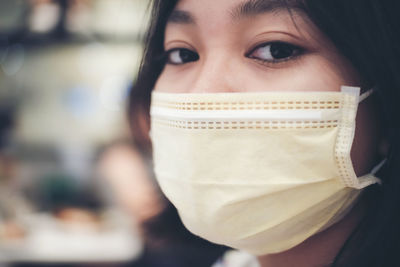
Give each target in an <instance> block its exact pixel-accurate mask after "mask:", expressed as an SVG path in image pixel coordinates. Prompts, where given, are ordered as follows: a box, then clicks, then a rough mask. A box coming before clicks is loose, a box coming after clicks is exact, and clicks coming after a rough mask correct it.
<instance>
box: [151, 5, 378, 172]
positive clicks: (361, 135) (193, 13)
mask: <svg viewBox="0 0 400 267" xmlns="http://www.w3.org/2000/svg"><path fill="white" fill-rule="evenodd" d="M281 2H294V1H279V0H258V1H257V0H218V1H215V0H202V1H198V0H181V1H179V2H178V4H177V6H176V7H175V9H174V11H173V13H172V15H171V16H170V18H169V21H168V23H167V26H166V32H165V39H164V49H165V51H166V55H167V64H166V66H165V68H164V70H163V71H162V73H161V75H160V77H159V79H158V80H157V83H156V86H155V90H156V91H159V92H169V93H216V92H261V91H339V90H340V87H341V85H353V86H359V85H360V78H359V76H358V74H357V72H356V71H355V70H354V69H353V67H352V66H351V64H350V63H349V62H348V61H347V60H346V59H345V58H344V57H343V56H341V55H340V54H339V53H338V52H337V51H336V49H335V47H334V46H333V45H332V43H331V42H330V41H329V40H328V39H327V38H326V37H325V36H324V35H323V34H322V33H321V32H320V31H319V30H318V29H317V28H316V27H315V26H314V25H313V24H312V23H311V21H309V19H308V18H307V17H306V15H305V13H303V12H302V11H301V10H299V9H296V7H293V9H291V13H289V11H288V10H287V8H286V7H285V6H284V5H282V4H281ZM368 104H369V101H368V100H367V101H366V102H365V103H363V104H361V105H360V109H359V112H358V115H357V130H356V140H355V144H354V145H353V149H352V159H353V163H354V165H355V169H356V173H357V174H358V175H361V174H363V173H365V172H368V171H369V168H370V167H371V165H372V164H373V161H374V155H375V153H374V151H375V145H374V144H375V143H377V141H376V138H377V137H376V136H377V134H376V133H375V130H374V128H375V127H374V123H373V122H374V119H373V118H374V116H373V115H374V114H373V113H374V111H373V110H374V109H373V108H368V106H371V105H368Z"/></svg>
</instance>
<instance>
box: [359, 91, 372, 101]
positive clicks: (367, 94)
mask: <svg viewBox="0 0 400 267" xmlns="http://www.w3.org/2000/svg"><path fill="white" fill-rule="evenodd" d="M374 92H375V88H371V89H369V90H368V91H366V92H364V93H362V94H361V95H360V97H359V99H358V103H361V102H362V101H364V100H365V99H366V98H367V97H369V96H370V95H372V94H373V93H374Z"/></svg>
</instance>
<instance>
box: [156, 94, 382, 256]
mask: <svg viewBox="0 0 400 267" xmlns="http://www.w3.org/2000/svg"><path fill="white" fill-rule="evenodd" d="M367 93H368V94H369V93H370V92H367ZM359 94H360V89H359V88H355V87H342V90H341V92H263V93H212V94H172V93H159V92H153V94H152V104H151V138H152V142H153V155H154V165H155V173H156V177H157V180H158V182H159V184H160V186H161V189H162V191H163V192H164V193H165V195H166V196H167V197H168V198H169V200H170V201H171V202H172V203H173V204H174V205H175V206H176V208H177V210H178V212H179V214H180V216H181V218H182V221H183V223H184V224H185V226H186V227H187V228H188V229H189V230H190V231H191V232H193V233H194V234H196V235H199V236H201V237H203V238H205V239H207V240H209V241H211V242H214V243H219V244H224V245H227V246H230V247H233V248H237V249H242V250H246V251H248V252H250V253H252V254H256V255H262V254H269V253H278V252H281V251H285V250H288V249H290V248H292V247H294V246H296V245H298V244H300V243H301V242H303V241H304V240H306V239H307V238H309V237H310V236H312V235H314V234H316V233H317V232H319V231H322V230H323V229H326V228H327V227H329V226H330V225H332V224H333V223H335V222H337V221H338V220H340V219H341V218H342V217H343V216H344V215H345V214H346V213H347V212H348V210H349V209H350V208H351V207H352V205H353V204H354V203H355V200H356V199H357V197H358V196H359V195H360V191H361V190H360V189H362V188H364V187H366V186H368V185H370V184H373V183H377V182H379V179H378V178H376V177H375V176H374V175H373V174H372V173H371V174H369V175H365V176H363V177H359V178H357V176H356V174H355V172H354V169H353V166H352V162H351V158H350V149H351V145H352V142H353V138H354V130H355V117H356V113H357V107H358V104H359V101H360V96H359ZM366 96H367V95H365V94H364V95H363V96H362V97H363V98H364V97H366Z"/></svg>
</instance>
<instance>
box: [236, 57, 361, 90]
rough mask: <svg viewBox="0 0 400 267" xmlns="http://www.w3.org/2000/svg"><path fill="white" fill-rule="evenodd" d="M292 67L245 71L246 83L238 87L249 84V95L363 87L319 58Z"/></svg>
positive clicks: (311, 58) (244, 81)
mask: <svg viewBox="0 0 400 267" xmlns="http://www.w3.org/2000/svg"><path fill="white" fill-rule="evenodd" d="M290 64H291V65H290V66H283V67H282V68H280V67H279V68H268V67H265V66H258V67H255V66H251V67H249V68H243V69H241V70H238V71H237V73H240V74H241V77H242V79H241V81H238V82H237V83H236V84H238V83H240V82H241V84H245V85H246V86H245V87H244V88H246V90H245V91H339V90H340V87H341V86H342V85H349V86H359V82H358V78H357V76H356V75H343V74H342V70H341V68H338V67H337V66H335V65H333V64H332V63H331V62H329V61H327V60H322V59H321V58H320V57H317V56H316V57H311V56H308V57H307V58H306V59H304V60H301V59H299V60H298V61H297V62H294V63H290ZM347 73H348V74H350V73H351V71H348V72H347Z"/></svg>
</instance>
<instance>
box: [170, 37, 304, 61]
mask: <svg viewBox="0 0 400 267" xmlns="http://www.w3.org/2000/svg"><path fill="white" fill-rule="evenodd" d="M268 46H270V48H269V52H267V53H268V54H269V56H273V55H272V53H271V50H270V49H271V48H273V47H272V46H275V48H277V47H276V46H278V47H279V46H280V48H284V49H290V50H291V51H292V53H290V55H288V56H287V57H283V58H281V59H261V58H258V57H255V56H252V54H254V53H255V52H257V50H258V49H261V48H264V47H268ZM173 52H179V55H178V56H182V55H181V53H182V52H185V53H187V54H186V56H188V55H189V56H193V58H194V60H190V61H188V62H183V61H182V60H181V61H182V63H175V62H172V61H171V55H172V53H173ZM275 52H276V51H275ZM286 52H288V51H287V50H286ZM304 52H305V49H304V48H301V47H299V46H297V45H293V44H290V43H287V42H282V41H273V42H267V43H262V44H259V45H257V46H255V47H254V48H252V49H250V51H249V52H247V53H246V54H245V56H246V57H248V58H251V59H254V60H257V61H259V62H260V63H262V64H264V65H274V64H279V63H283V62H286V61H289V60H292V59H295V58H297V57H299V56H301V55H302V54H304ZM163 58H164V59H165V62H166V64H170V65H175V66H180V65H184V64H187V63H190V62H194V61H197V60H198V59H199V55H198V54H197V53H196V52H194V51H192V50H190V49H187V48H179V47H177V48H172V49H169V50H167V51H165V52H164V53H163Z"/></svg>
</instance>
